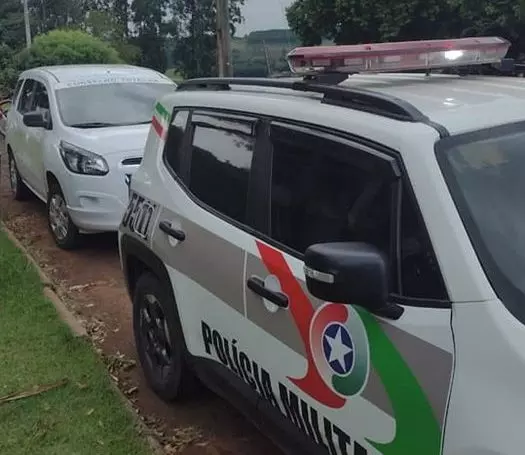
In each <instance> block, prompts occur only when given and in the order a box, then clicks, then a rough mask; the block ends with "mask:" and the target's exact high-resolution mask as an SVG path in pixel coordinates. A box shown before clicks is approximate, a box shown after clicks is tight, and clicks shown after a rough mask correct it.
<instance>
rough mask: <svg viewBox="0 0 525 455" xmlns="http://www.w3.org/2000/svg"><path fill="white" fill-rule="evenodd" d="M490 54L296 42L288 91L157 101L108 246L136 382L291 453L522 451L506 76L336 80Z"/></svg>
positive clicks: (244, 83)
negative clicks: (226, 411)
mask: <svg viewBox="0 0 525 455" xmlns="http://www.w3.org/2000/svg"><path fill="white" fill-rule="evenodd" d="M507 49H508V43H507V42H505V41H504V40H501V39H498V38H486V39H485V38H482V39H479V40H478V39H470V40H469V39H467V40H449V41H446V42H441V41H438V42H430V43H428V42H426V43H397V44H389V45H367V46H356V47H354V46H349V47H346V46H342V47H333V48H306V49H297V50H295V51H294V52H292V54H291V55H290V61H291V66H292V68H293V69H294V70H295V71H296V72H304V73H305V75H306V76H307V77H305V79H304V80H301V79H296V80H280V79H273V80H269V79H266V80H258V79H201V80H190V81H186V82H184V83H182V84H181V85H180V86H179V88H178V89H177V91H176V92H175V93H173V94H170V95H167V96H165V97H164V98H163V99H162V100H161V105H162V106H164V108H163V110H165V111H167V112H169V120H168V121H167V122H166V123H164V124H163V126H162V127H161V128H158V129H157V130H152V132H151V134H150V137H149V139H148V142H147V145H146V151H145V154H144V161H143V163H142V165H141V167H140V168H139V170H138V171H137V172H136V174H135V175H134V178H133V181H132V184H131V199H130V205H129V207H128V210H127V212H126V214H125V216H124V218H123V221H122V225H121V228H120V235H119V245H120V252H121V260H122V267H123V270H124V274H125V276H126V279H127V283H128V288H129V292H130V295H131V298H132V300H133V306H134V307H133V311H134V329H135V340H136V345H137V349H138V353H139V356H140V359H141V362H142V366H143V369H144V371H145V374H146V377H147V379H148V380H149V382H150V384H151V387H152V388H153V389H154V390H155V391H156V392H157V393H158V394H159V395H160V396H161V397H163V398H164V399H167V400H171V399H175V398H182V397H185V396H187V395H188V393H189V392H190V389H191V388H192V386H194V384H195V382H194V380H193V379H192V378H193V377H194V376H197V377H199V378H200V379H201V380H202V381H203V382H204V383H205V384H206V385H208V386H210V387H211V388H213V389H214V390H216V391H217V392H218V393H220V394H222V395H224V396H226V397H227V398H228V399H229V400H231V401H232V402H233V403H234V404H235V405H237V406H238V407H239V408H240V409H241V410H243V411H244V412H245V413H246V415H247V416H248V417H249V418H251V419H253V420H254V421H255V423H256V424H257V425H259V426H260V427H261V428H263V429H264V430H265V431H267V432H268V433H269V434H270V435H272V436H275V437H276V439H277V440H278V441H279V443H280V444H281V446H282V447H283V449H284V450H285V451H286V452H287V453H290V454H301V455H302V454H307V453H320V454H330V455H334V454H338V455H349V454H352V455H365V454H385V455H437V454H445V455H496V454H498V455H515V454H519V453H523V448H524V447H525V432H524V431H523V428H522V427H523V423H524V422H525V411H524V410H525V393H523V384H524V382H525V349H524V346H525V279H524V276H525V275H524V270H525V208H524V204H523V201H522V199H523V194H524V193H525V183H524V182H525V180H524V179H523V173H524V169H525V154H524V150H523V149H524V147H525V85H524V83H523V80H522V79H516V78H510V77H509V78H505V77H483V76H458V75H443V74H430V75H426V74H424V73H423V74H408V73H404V74H403V73H402V74H399V73H398V74H362V75H359V74H354V75H352V76H350V77H348V76H347V74H341V72H342V71H344V72H355V71H363V72H367V71H369V70H376V71H384V70H385V68H388V69H390V70H392V69H396V68H398V69H405V68H407V67H409V68H411V67H412V68H418V67H424V68H426V69H427V70H430V69H432V68H434V67H444V66H451V65H452V64H458V65H466V64H477V63H489V62H495V61H498V60H499V59H500V58H502V57H503V56H504V55H505V53H506V51H507ZM422 62H423V63H422ZM320 66H324V67H325V71H324V72H319V67H320ZM337 82H340V83H337Z"/></svg>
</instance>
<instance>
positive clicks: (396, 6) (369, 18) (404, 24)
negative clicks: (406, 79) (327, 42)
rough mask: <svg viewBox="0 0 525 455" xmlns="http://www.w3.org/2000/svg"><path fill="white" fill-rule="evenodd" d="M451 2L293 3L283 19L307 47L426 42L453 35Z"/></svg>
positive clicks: (304, 0)
mask: <svg viewBox="0 0 525 455" xmlns="http://www.w3.org/2000/svg"><path fill="white" fill-rule="evenodd" d="M454 10H455V7H454V5H453V4H452V3H451V2H450V0H295V2H294V3H292V5H290V7H289V8H288V9H287V12H286V15H287V19H288V23H289V25H290V27H291V28H292V30H293V31H294V32H295V33H296V34H297V35H298V36H299V37H300V39H301V40H302V42H303V43H304V44H306V45H315V44H320V43H321V40H322V38H328V39H332V40H334V41H335V43H336V44H354V43H367V42H375V41H393V40H410V39H425V38H427V39H429V38H434V37H436V36H442V37H445V36H450V35H451V34H453V32H454V30H452V26H451V24H455V20H454Z"/></svg>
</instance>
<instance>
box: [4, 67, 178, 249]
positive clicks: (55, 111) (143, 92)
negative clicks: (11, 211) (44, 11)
mask: <svg viewBox="0 0 525 455" xmlns="http://www.w3.org/2000/svg"><path fill="white" fill-rule="evenodd" d="M175 88H176V85H175V84H174V83H173V82H172V81H171V80H170V79H169V78H168V77H166V76H164V75H162V74H160V73H157V72H156V71H153V70H149V69H146V68H138V67H134V66H128V65H72V66H55V67H46V68H35V69H32V70H29V71H26V72H24V73H22V74H21V76H20V79H19V81H18V84H17V87H16V89H15V93H14V96H13V100H12V103H13V107H12V109H11V111H10V112H9V116H8V119H7V132H6V146H7V153H8V159H9V170H10V179H11V188H12V191H13V196H14V198H15V199H23V198H24V197H25V196H26V194H27V190H28V189H29V190H31V191H32V192H33V193H34V194H35V195H36V196H37V197H38V198H40V199H42V201H45V202H47V207H48V218H49V226H50V230H51V233H52V235H53V237H54V239H55V242H56V243H57V245H58V246H60V247H62V248H66V249H68V248H73V247H75V246H77V245H78V242H79V240H80V234H81V233H93V232H103V231H116V230H117V229H118V225H119V223H120V220H121V219H122V214H123V213H124V210H125V208H126V205H127V203H128V183H129V179H130V178H131V175H132V174H133V172H135V170H136V169H137V168H138V166H139V164H140V162H141V159H142V153H143V149H144V144H145V142H146V138H147V135H148V131H149V128H150V124H151V110H152V108H153V106H154V104H155V100H156V99H157V98H158V97H160V96H162V95H163V94H165V93H169V92H173V91H174V90H175Z"/></svg>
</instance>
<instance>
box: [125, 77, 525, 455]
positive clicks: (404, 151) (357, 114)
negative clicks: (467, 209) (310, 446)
mask: <svg viewBox="0 0 525 455" xmlns="http://www.w3.org/2000/svg"><path fill="white" fill-rule="evenodd" d="M400 81H402V82H403V83H404V85H403V83H399V82H400ZM346 84H355V85H356V86H357V87H359V88H366V89H370V90H377V91H379V92H383V93H386V94H390V95H394V96H396V97H398V98H401V99H405V100H407V101H409V102H410V103H412V104H413V105H414V106H416V107H417V108H419V109H421V111H422V112H423V113H424V114H426V115H428V117H429V118H430V119H431V120H433V121H437V122H439V123H440V124H442V125H444V126H445V127H446V128H447V129H448V130H449V132H450V133H451V134H452V135H454V134H461V133H464V132H469V131H473V130H478V129H482V128H487V127H491V126H497V125H503V124H507V123H512V122H516V121H524V120H525V109H524V107H525V84H523V81H522V80H519V79H513V78H502V79H497V78H486V77H468V78H461V77H456V76H439V75H438V76H431V77H430V78H426V77H425V76H424V75H408V74H402V75H366V76H359V75H356V76H352V77H351V78H350V79H349V81H348V82H346ZM319 98H320V97H319V96H317V95H311V94H308V93H306V94H304V93H295V92H294V93H290V91H289V90H285V89H282V90H281V89H272V88H261V87H242V88H240V89H239V88H234V89H233V90H231V91H228V92H214V91H207V92H199V91H188V92H177V93H174V94H170V95H167V96H165V97H164V98H163V99H162V100H161V103H162V104H163V105H164V107H165V108H166V109H167V110H168V111H169V112H172V111H173V109H175V108H191V107H197V108H215V109H217V110H230V111H237V112H239V111H240V112H242V113H244V114H250V113H252V114H255V115H263V116H264V115H267V116H273V117H279V118H282V119H286V120H293V121H298V122H304V123H309V124H312V125H315V126H319V127H325V128H328V129H331V130H336V131H340V132H352V133H356V134H357V133H358V135H359V136H360V137H362V138H367V139H369V140H372V141H375V142H376V143H379V144H384V145H387V146H388V147H391V148H392V149H394V150H396V151H398V152H399V154H400V155H401V158H402V160H403V163H404V166H405V171H406V174H407V175H408V177H409V179H410V182H411V184H412V186H413V189H414V192H415V195H416V198H417V201H418V204H419V207H420V210H421V213H422V215H423V218H424V221H425V225H426V227H427V229H428V232H429V236H430V239H431V241H432V245H433V247H434V250H435V253H436V256H437V260H438V263H439V267H440V270H441V273H442V275H443V278H444V281H445V283H446V287H447V291H448V294H449V297H450V300H451V302H452V309H444V310H440V309H436V308H425V307H421V308H416V307H407V308H405V313H404V314H403V316H402V317H401V318H400V319H399V320H398V321H380V322H381V323H382V324H384V325H390V326H393V327H395V328H396V329H400V330H402V331H403V332H405V333H408V334H410V335H411V336H413V337H414V338H415V339H418V340H419V341H422V342H425V343H428V345H431V346H433V347H436V348H439V349H440V350H442V351H443V352H446V353H449V354H450V355H451V356H452V358H453V367H452V374H451V382H450V385H451V386H450V390H449V394H448V399H447V407H446V413H445V416H444V426H443V429H442V431H443V435H442V447H441V449H440V450H439V453H441V454H442V455H514V454H519V453H523V447H525V432H523V431H522V426H523V423H524V422H525V417H524V416H525V413H524V409H525V394H523V383H524V381H525V351H524V349H523V347H524V346H525V326H524V325H523V324H522V323H521V322H519V321H518V320H517V319H516V318H515V317H514V316H513V315H511V313H510V312H509V311H508V310H507V309H506V307H505V306H504V304H503V302H502V301H501V300H500V299H499V298H498V296H497V294H496V292H495V291H494V288H493V286H492V285H491V283H490V282H489V280H488V278H487V275H486V274H485V272H484V269H483V267H482V265H481V263H480V260H479V259H478V255H477V253H476V251H475V249H474V247H473V244H472V242H471V240H470V238H469V235H468V233H467V231H466V229H465V226H464V224H463V222H462V220H461V218H460V215H459V213H458V209H457V207H456V205H455V203H454V201H453V199H452V197H451V194H450V191H449V188H448V186H447V184H446V182H445V179H444V177H443V175H442V172H441V170H440V167H439V165H438V162H437V159H436V154H435V152H434V145H435V144H436V142H437V141H439V135H438V133H437V131H436V130H435V129H433V128H431V127H430V126H429V125H426V124H423V123H410V122H405V123H402V124H400V122H398V121H396V120H392V119H388V118H386V117H381V116H377V115H374V114H371V113H366V112H362V111H357V110H352V109H348V108H344V107H337V106H332V105H327V104H321V103H318V102H316V103H315V104H314V101H318V100H319ZM163 148H164V142H163V140H162V139H159V138H158V137H157V135H156V134H154V132H153V130H152V131H151V133H150V135H149V137H148V140H147V143H146V148H145V154H144V159H143V162H142V165H141V167H140V168H139V169H138V170H137V172H136V174H135V176H134V179H133V182H132V190H133V191H136V192H137V193H139V194H141V195H144V196H145V197H146V198H148V199H149V200H151V201H154V202H155V203H156V204H158V205H159V206H160V207H164V208H168V209H169V210H168V211H169V212H174V213H177V214H181V216H180V217H178V216H173V217H172V218H170V219H166V220H167V221H171V222H172V223H174V224H175V225H176V226H177V225H178V224H180V223H181V219H182V218H187V219H190V220H191V222H192V223H195V224H196V225H198V226H200V227H203V228H205V229H206V230H207V231H209V232H212V233H213V235H215V236H216V237H218V238H220V240H221V241H224V242H225V243H227V244H231V245H235V247H237V248H239V249H242V250H243V251H244V271H243V276H242V277H239V282H242V283H244V282H246V279H247V278H248V274H247V269H246V267H247V266H246V263H247V258H248V256H256V257H258V256H259V250H258V244H257V242H256V239H255V238H254V236H253V235H250V234H248V233H247V232H244V231H241V230H239V229H237V228H235V227H233V226H232V225H231V224H230V223H228V222H227V221H225V220H224V219H221V218H219V217H217V216H215V215H214V214H212V213H210V212H209V211H207V210H205V209H203V208H202V207H200V206H198V205H197V204H195V202H194V201H193V200H192V199H191V198H190V197H188V195H187V193H186V191H185V190H183V189H182V188H181V186H180V185H179V184H176V183H175V180H174V178H173V176H172V175H171V174H170V172H168V171H167V170H166V168H165V166H164V163H163V159H162V150H163ZM163 219H164V218H163ZM158 221H159V220H158V219H157V220H156V221H155V223H154V225H155V226H157V224H158ZM155 236H158V237H162V236H164V234H163V233H160V232H154V234H153V236H152V238H150V239H148V247H149V248H152V249H154V248H155V238H156V237H155ZM119 238H122V232H121V236H120V237H119ZM171 247H172V249H173V251H176V249H177V248H179V247H180V245H179V244H177V243H176V242H174V243H173V244H172V245H171ZM173 254H174V255H175V254H176V253H175V252H174V253H173ZM283 257H284V258H285V261H286V264H287V266H288V267H289V269H290V270H291V272H292V274H293V275H294V277H295V278H296V279H297V281H304V278H305V277H304V270H303V265H304V264H303V262H302V261H301V260H299V259H297V258H295V257H292V256H290V255H287V254H286V253H283ZM220 259H221V261H222V260H223V258H220ZM211 262H213V259H211V260H210V266H209V270H207V271H206V272H203V273H212V272H213V270H215V268H217V267H219V266H218V265H216V264H211ZM167 269H168V272H169V275H170V278H171V282H172V284H173V288H174V293H175V296H176V299H177V302H178V306H179V312H180V315H181V319H182V327H183V331H184V335H185V339H186V342H187V344H188V348H189V350H190V352H191V354H193V355H195V356H198V357H206V358H210V359H214V360H217V356H214V355H213V354H210V353H209V352H207V351H206V350H205V349H204V347H203V341H202V334H201V333H200V331H199V324H200V323H201V320H202V319H203V314H205V316H206V319H207V322H209V323H210V325H214V327H216V328H217V329H218V330H219V331H220V332H221V334H222V335H224V337H225V338H229V339H236V340H239V346H240V345H241V344H242V345H243V349H245V350H246V352H248V353H250V355H251V356H252V357H253V358H254V359H256V361H257V363H258V364H259V365H264V367H265V368H266V369H268V371H270V373H271V376H272V378H275V381H276V382H279V383H284V384H285V385H286V387H288V388H289V389H290V390H293V391H294V393H296V394H297V395H298V396H299V397H300V398H301V399H303V400H304V401H305V402H307V403H308V405H309V406H312V407H315V406H317V408H318V409H322V412H324V413H325V415H327V416H328V417H329V418H330V420H331V421H332V422H336V423H337V425H339V426H340V428H343V429H345V430H346V431H348V434H350V435H351V437H352V438H353V439H356V440H357V441H359V443H360V444H362V446H363V447H366V449H367V452H366V453H368V454H380V453H383V452H382V451H381V450H379V449H377V448H376V447H373V446H371V445H369V444H366V442H365V441H369V440H370V439H372V440H374V441H381V442H384V443H388V442H389V441H391V440H392V439H393V438H394V436H395V433H396V421H395V419H392V418H391V416H390V415H388V414H386V413H384V412H383V411H382V410H381V409H379V408H378V407H376V406H374V405H373V404H372V403H370V402H369V401H367V400H365V399H363V398H362V397H358V398H356V399H354V400H353V401H352V403H351V404H352V406H349V407H348V408H346V407H343V408H342V409H340V410H336V411H333V410H329V409H327V408H322V407H321V406H320V405H319V404H317V403H314V400H312V399H311V398H310V397H308V396H306V395H304V394H302V391H301V390H299V389H297V388H294V385H293V384H291V383H290V382H289V377H290V376H292V377H297V376H301V374H302V373H303V372H304V369H305V364H306V362H305V359H304V357H302V356H300V355H298V354H297V353H296V352H294V351H293V350H290V349H287V348H286V346H285V345H284V344H283V343H281V342H280V341H279V339H277V338H275V337H273V336H271V335H270V334H269V333H268V332H267V331H264V330H262V329H261V328H260V327H258V326H257V325H254V324H252V323H251V321H248V322H247V317H248V316H249V314H248V311H247V303H246V300H247V294H246V292H245V293H244V297H243V305H244V310H243V311H241V312H239V311H232V309H231V306H232V303H231V302H225V301H224V300H222V299H220V298H219V297H218V296H216V295H214V294H213V293H210V292H208V290H206V289H205V288H204V287H203V286H202V285H201V284H199V283H197V282H196V281H195V280H193V279H191V278H190V277H189V276H186V275H184V274H181V273H180V272H179V271H178V270H176V269H175V268H173V267H171V266H168V265H167ZM210 271H211V272H210ZM241 280H242V281H241ZM524 304H525V302H524ZM210 309H213V311H211V310H210ZM239 349H240V348H239ZM276 352H278V353H279V355H275V353H276ZM424 361H425V360H424V359H423V362H424ZM427 368H428V369H430V370H431V369H432V368H433V365H432V363H431V362H430V361H428V362H427ZM276 388H277V387H275V388H274V390H275V389H276ZM412 432H413V433H414V435H417V433H418V428H417V427H415V428H412ZM398 449H399V447H398ZM336 453H338V454H340V453H343V452H342V451H338V452H336ZM345 453H346V452H345ZM348 453H350V452H348ZM384 453H385V454H387V453H388V454H389V455H390V454H394V453H395V454H396V455H398V454H403V455H437V452H436V453H434V452H433V453H432V454H427V453H425V454H422V453H417V454H416V453H405V452H402V451H393V450H392V451H387V450H386V449H385V452H384Z"/></svg>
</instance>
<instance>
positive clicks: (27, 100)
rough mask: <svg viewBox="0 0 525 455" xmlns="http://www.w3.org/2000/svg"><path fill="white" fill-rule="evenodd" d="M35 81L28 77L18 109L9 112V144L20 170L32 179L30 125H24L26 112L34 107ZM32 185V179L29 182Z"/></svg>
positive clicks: (25, 178)
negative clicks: (29, 147)
mask: <svg viewBox="0 0 525 455" xmlns="http://www.w3.org/2000/svg"><path fill="white" fill-rule="evenodd" d="M34 88H35V81H34V80H33V79H26V80H25V81H24V84H23V86H22V90H21V92H20V97H19V99H18V103H17V105H16V109H11V113H10V114H9V136H8V139H9V145H10V146H11V149H12V151H13V154H14V157H15V162H16V165H17V167H18V172H19V173H20V175H21V176H22V178H23V179H24V180H29V179H30V170H29V163H28V154H27V140H28V127H26V126H25V125H24V120H23V117H24V114H25V113H27V112H29V111H31V110H32V107H33V97H34ZM28 183H29V184H30V185H31V186H33V184H32V183H31V181H29V182H28Z"/></svg>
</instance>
